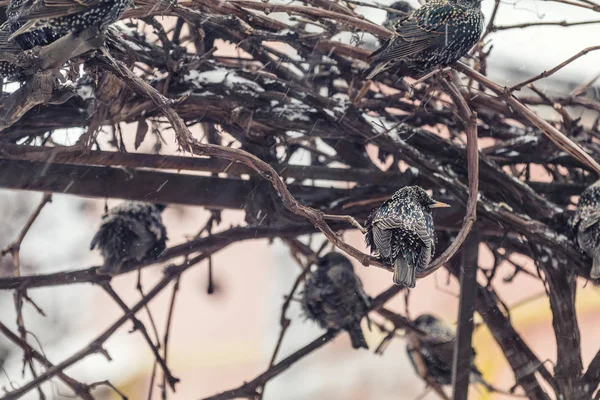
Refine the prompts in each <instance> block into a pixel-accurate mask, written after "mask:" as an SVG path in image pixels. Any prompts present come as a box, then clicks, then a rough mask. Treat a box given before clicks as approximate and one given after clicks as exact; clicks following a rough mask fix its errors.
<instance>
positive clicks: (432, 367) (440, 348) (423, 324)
mask: <svg viewBox="0 0 600 400" xmlns="http://www.w3.org/2000/svg"><path fill="white" fill-rule="evenodd" d="M413 323H414V324H415V327H416V328H418V329H419V330H421V331H422V332H424V333H425V335H420V334H417V333H415V334H414V336H415V337H416V341H417V343H418V345H419V349H418V352H419V353H420V354H421V358H422V360H423V364H424V366H425V370H426V372H427V375H428V376H429V377H430V378H432V379H433V380H434V381H435V382H437V383H438V384H440V385H450V384H452V358H453V356H454V345H455V341H456V333H455V332H454V330H453V329H452V328H450V327H449V326H448V325H446V324H445V323H444V322H442V321H441V320H440V319H439V318H437V317H435V316H433V315H430V314H423V315H421V316H419V317H418V318H417V319H416V320H414V321H413ZM416 351H417V349H416V348H413V347H412V345H411V344H408V345H406V352H407V354H408V358H409V359H410V361H411V363H412V365H413V367H414V368H415V371H416V372H417V374H418V373H419V368H418V367H417V362H416V360H415V352H416ZM471 351H472V357H473V358H474V357H475V350H473V349H471ZM470 381H471V383H480V384H482V385H484V386H485V387H486V388H487V389H488V390H490V391H496V392H500V390H497V389H495V388H493V387H492V386H491V385H490V384H488V383H487V382H486V381H484V380H483V377H482V376H481V372H479V370H478V369H477V367H476V366H475V364H471V373H470Z"/></svg>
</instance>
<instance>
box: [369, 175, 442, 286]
mask: <svg viewBox="0 0 600 400" xmlns="http://www.w3.org/2000/svg"><path fill="white" fill-rule="evenodd" d="M440 207H450V206H449V205H448V204H446V203H442V202H439V201H435V200H433V199H432V198H431V197H429V195H428V194H427V192H426V191H425V190H423V189H422V188H421V187H419V186H407V187H404V188H402V189H400V190H398V191H397V192H396V193H394V195H393V196H392V198H391V199H389V200H387V201H385V202H384V203H383V204H382V205H381V206H380V207H379V208H377V209H375V210H374V211H373V212H372V213H371V215H370V216H369V218H368V219H367V222H366V224H365V225H366V229H367V234H366V237H365V239H366V242H367V245H368V246H369V247H370V249H371V252H377V253H379V257H380V258H381V259H383V260H385V261H388V262H389V263H390V264H392V265H393V266H394V283H395V284H397V285H404V286H406V287H409V288H413V287H415V279H416V274H418V273H420V272H421V271H423V270H425V268H427V266H428V265H429V263H430V262H431V258H432V256H433V254H434V251H435V232H434V230H433V218H432V216H431V210H432V209H433V208H440Z"/></svg>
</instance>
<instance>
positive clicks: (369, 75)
mask: <svg viewBox="0 0 600 400" xmlns="http://www.w3.org/2000/svg"><path fill="white" fill-rule="evenodd" d="M388 64H389V63H375V64H373V65H371V66H370V67H369V68H367V69H366V70H364V73H363V76H365V79H367V80H368V79H373V78H374V77H375V75H377V74H378V73H380V72H383V71H385V70H386V69H388V68H389V67H390V65H388Z"/></svg>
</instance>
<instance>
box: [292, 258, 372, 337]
mask: <svg viewBox="0 0 600 400" xmlns="http://www.w3.org/2000/svg"><path fill="white" fill-rule="evenodd" d="M369 307H370V299H369V297H368V296H367V295H366V294H365V292H364V290H363V287H362V282H361V281H360V279H359V278H358V276H356V274H355V273H354V267H353V266H352V263H351V262H350V260H348V259H347V258H346V257H345V256H343V255H342V254H340V253H334V252H332V253H329V254H326V255H325V256H323V257H322V258H321V259H320V260H319V262H318V264H317V268H316V270H314V271H312V272H310V273H309V274H308V276H307V277H306V284H305V287H304V291H303V293H302V308H303V309H304V312H305V313H306V316H307V317H308V318H310V319H312V320H313V321H316V322H317V323H319V325H320V326H321V328H324V329H344V330H346V331H347V332H348V334H349V335H350V340H351V341H352V347H353V348H355V349H359V348H361V347H364V348H365V349H368V348H369V346H368V345H367V342H366V341H365V337H364V336H363V333H362V329H361V327H360V321H361V320H362V318H363V317H364V316H367V313H368V311H369ZM367 319H368V316H367ZM369 324H370V322H369Z"/></svg>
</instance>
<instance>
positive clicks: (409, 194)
mask: <svg viewBox="0 0 600 400" xmlns="http://www.w3.org/2000/svg"><path fill="white" fill-rule="evenodd" d="M393 198H394V199H396V200H412V201H415V202H416V203H417V204H418V205H419V206H420V207H421V208H422V209H423V210H424V211H427V212H430V211H431V209H433V208H445V207H450V205H449V204H446V203H442V202H441V201H436V200H434V199H432V198H431V196H429V195H428V194H427V192H426V191H425V190H424V189H423V188H422V187H420V186H406V187H403V188H402V189H400V190H398V191H397V192H396V193H394V196H393Z"/></svg>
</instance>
